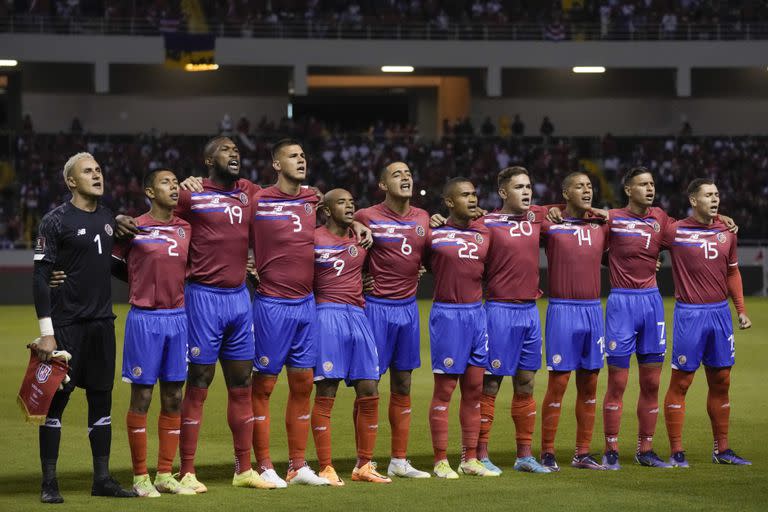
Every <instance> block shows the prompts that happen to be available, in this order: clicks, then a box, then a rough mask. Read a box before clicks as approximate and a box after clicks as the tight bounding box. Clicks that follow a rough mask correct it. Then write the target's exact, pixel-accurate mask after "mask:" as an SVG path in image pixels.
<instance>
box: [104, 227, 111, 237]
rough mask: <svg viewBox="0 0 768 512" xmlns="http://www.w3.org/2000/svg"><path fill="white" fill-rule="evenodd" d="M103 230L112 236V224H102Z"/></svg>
mask: <svg viewBox="0 0 768 512" xmlns="http://www.w3.org/2000/svg"><path fill="white" fill-rule="evenodd" d="M104 232H105V233H107V235H109V236H112V226H110V225H109V224H104Z"/></svg>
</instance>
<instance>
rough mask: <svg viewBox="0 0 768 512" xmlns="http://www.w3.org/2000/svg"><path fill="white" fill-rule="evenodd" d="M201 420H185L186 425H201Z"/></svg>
mask: <svg viewBox="0 0 768 512" xmlns="http://www.w3.org/2000/svg"><path fill="white" fill-rule="evenodd" d="M199 424H200V421H199V420H184V425H199Z"/></svg>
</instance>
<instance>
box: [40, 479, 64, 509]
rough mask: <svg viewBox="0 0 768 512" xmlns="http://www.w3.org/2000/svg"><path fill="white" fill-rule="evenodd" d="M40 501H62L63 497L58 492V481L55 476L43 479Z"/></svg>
mask: <svg viewBox="0 0 768 512" xmlns="http://www.w3.org/2000/svg"><path fill="white" fill-rule="evenodd" d="M40 502H41V503H64V498H63V497H62V495H61V493H60V492H59V482H58V481H56V479H55V478H54V479H53V480H47V481H46V480H43V485H42V486H41V489H40Z"/></svg>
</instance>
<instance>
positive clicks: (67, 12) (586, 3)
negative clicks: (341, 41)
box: [0, 0, 768, 41]
mask: <svg viewBox="0 0 768 512" xmlns="http://www.w3.org/2000/svg"><path fill="white" fill-rule="evenodd" d="M181 3H182V2H181V1H180V0H134V1H132V2H121V1H118V0H6V1H4V2H3V1H2V0H0V17H4V16H8V15H14V16H17V17H24V16H54V17H58V18H62V19H65V20H77V19H79V18H104V19H116V18H135V19H140V20H142V21H143V22H145V23H146V24H147V25H148V26H151V27H155V28H156V30H157V31H158V32H172V31H176V30H184V29H185V27H186V20H185V15H184V11H183V9H182V8H181ZM200 4H201V5H202V7H203V10H204V13H205V15H206V17H207V20H208V22H209V24H210V25H211V26H212V27H214V28H215V27H226V33H227V35H232V33H233V31H234V32H237V33H238V35H241V36H251V35H253V34H254V30H257V28H256V27H264V25H278V24H292V23H304V24H308V25H311V26H312V27H313V33H314V34H315V35H319V36H322V34H323V32H324V31H329V30H331V29H334V28H343V29H351V30H356V29H357V30H359V29H361V28H362V27H363V26H364V25H365V26H386V25H394V24H400V23H417V24H423V25H428V26H429V27H430V28H431V29H432V30H434V31H435V32H436V34H439V32H440V31H441V30H442V31H446V32H448V31H449V30H454V29H455V27H457V26H459V25H472V24H483V25H490V26H514V25H526V24H527V25H531V24H536V25H538V26H540V27H541V30H538V31H537V34H538V36H540V37H542V38H544V39H549V40H553V41H559V40H565V39H571V38H580V37H586V36H585V35H584V34H583V32H582V29H581V28H580V27H581V26H582V25H583V24H590V25H592V26H596V27H599V34H595V33H593V34H591V35H590V36H589V37H590V38H595V37H602V38H611V39H613V38H621V37H638V38H642V37H652V38H669V39H674V38H678V37H685V38H687V37H689V35H690V34H689V31H690V30H693V31H694V36H695V37H696V38H697V39H714V38H725V37H729V36H730V37H733V36H738V34H740V33H743V32H744V31H745V25H746V24H750V23H757V22H761V21H762V22H764V21H765V20H766V19H768V3H766V2H764V1H759V0H746V1H743V2H727V1H724V0H550V1H533V0H459V1H447V0H350V1H344V2H338V1H331V0H203V1H201V2H200ZM233 27H236V29H234V30H233ZM723 32H724V33H723ZM438 37H439V36H438Z"/></svg>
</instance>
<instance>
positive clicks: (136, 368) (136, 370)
mask: <svg viewBox="0 0 768 512" xmlns="http://www.w3.org/2000/svg"><path fill="white" fill-rule="evenodd" d="M131 374H132V375H133V376H134V377H141V366H134V367H133V370H131Z"/></svg>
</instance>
